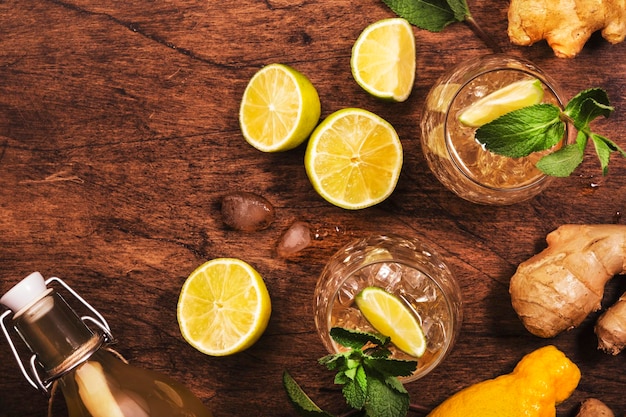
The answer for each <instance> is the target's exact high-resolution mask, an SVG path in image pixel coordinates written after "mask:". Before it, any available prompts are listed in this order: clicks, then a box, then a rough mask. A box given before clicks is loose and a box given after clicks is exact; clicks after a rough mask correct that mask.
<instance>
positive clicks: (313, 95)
mask: <svg viewBox="0 0 626 417" xmlns="http://www.w3.org/2000/svg"><path fill="white" fill-rule="evenodd" d="M320 113H321V105H320V99H319V96H318V94H317V90H316V89H315V87H314V86H313V84H311V81H309V79H308V78H307V77H306V76H304V75H303V74H302V73H300V72H298V71H296V70H295V69H293V68H291V67H289V66H287V65H283V64H270V65H268V66H266V67H263V68H262V69H260V70H259V71H258V72H257V73H256V74H255V75H254V76H253V77H252V79H250V81H249V83H248V86H247V87H246V89H245V91H244V93H243V98H242V100H241V106H240V108H239V125H240V127H241V132H242V133H243V136H244V138H245V139H246V141H247V142H248V143H249V144H250V145H252V146H254V147H255V148H257V149H258V150H260V151H263V152H279V151H286V150H289V149H293V148H295V147H297V146H298V145H300V144H301V143H302V142H304V141H305V140H306V139H307V138H308V137H309V134H310V133H311V131H313V129H314V128H315V126H316V125H317V122H318V121H319V117H320Z"/></svg>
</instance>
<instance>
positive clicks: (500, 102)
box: [459, 78, 543, 127]
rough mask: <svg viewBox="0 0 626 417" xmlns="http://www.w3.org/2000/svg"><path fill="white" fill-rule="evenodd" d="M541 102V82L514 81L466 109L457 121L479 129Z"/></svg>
mask: <svg viewBox="0 0 626 417" xmlns="http://www.w3.org/2000/svg"><path fill="white" fill-rule="evenodd" d="M541 100H543V88H542V86H541V81H539V80H538V79H535V78H533V79H527V80H521V81H516V82H514V83H512V84H509V85H507V86H506V87H502V88H500V89H498V90H496V91H494V92H493V93H491V94H489V95H487V96H485V97H483V98H481V99H480V100H478V101H475V102H474V103H472V104H471V105H470V106H468V107H466V108H465V109H464V110H463V111H462V112H461V115H460V116H459V121H460V122H461V123H463V124H464V125H466V126H470V127H480V126H482V125H484V124H486V123H489V122H491V121H492V120H495V119H497V118H498V117H500V116H502V115H503V114H506V113H509V112H512V111H513V110H518V109H521V108H523V107H527V106H532V105H534V104H539V103H541Z"/></svg>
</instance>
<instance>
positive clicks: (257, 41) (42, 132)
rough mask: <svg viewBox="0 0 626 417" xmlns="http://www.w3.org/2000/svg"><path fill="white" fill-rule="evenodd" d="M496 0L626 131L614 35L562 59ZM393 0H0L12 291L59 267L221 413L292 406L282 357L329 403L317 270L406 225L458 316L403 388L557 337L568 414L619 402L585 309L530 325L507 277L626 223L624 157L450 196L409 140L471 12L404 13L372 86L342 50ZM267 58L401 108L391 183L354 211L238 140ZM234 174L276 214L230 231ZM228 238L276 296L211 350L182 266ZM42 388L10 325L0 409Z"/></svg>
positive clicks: (441, 379)
mask: <svg viewBox="0 0 626 417" xmlns="http://www.w3.org/2000/svg"><path fill="white" fill-rule="evenodd" d="M507 7H508V2H506V1H504V0H497V1H494V2H478V1H471V2H470V8H471V10H472V12H473V16H474V18H475V19H476V20H477V21H478V22H479V24H481V25H482V26H483V28H484V30H485V31H486V32H487V33H489V34H490V35H491V36H492V37H493V39H495V41H496V42H497V43H498V44H499V45H500V46H501V47H502V48H503V49H504V50H505V51H506V52H508V53H511V54H514V55H518V56H522V57H525V58H527V59H530V60H532V61H534V62H535V63H536V64H538V65H539V66H540V67H542V68H544V69H545V70H546V71H547V72H548V73H550V74H551V75H552V76H553V77H554V78H556V79H557V80H558V81H559V83H560V84H561V86H562V87H563V89H564V91H565V93H566V95H567V96H568V97H571V96H573V95H574V94H576V93H577V92H579V91H580V90H582V89H584V88H589V87H602V88H604V89H606V90H607V91H608V93H609V96H610V97H611V99H612V103H613V104H614V105H615V107H616V109H617V111H616V112H615V114H614V115H613V116H611V118H610V119H609V120H606V121H604V120H600V121H598V122H597V123H595V125H594V126H595V128H596V130H597V131H598V132H599V133H602V134H604V135H606V136H608V137H610V138H612V139H614V140H616V141H617V142H618V143H620V144H621V145H622V146H626V139H625V137H624V136H625V135H624V133H625V131H626V77H625V76H624V75H625V74H626V44H620V45H610V44H608V43H607V42H605V41H604V40H603V39H601V37H600V36H598V35H594V36H593V37H592V39H591V40H590V42H589V43H588V44H587V45H586V47H585V49H584V50H583V52H582V53H581V54H580V55H579V56H578V57H576V58H575V59H573V60H564V59H558V58H556V57H554V56H553V54H552V51H551V50H550V49H549V48H548V46H547V45H546V44H545V43H540V44H537V45H535V46H532V47H514V46H512V45H510V44H509V42H508V38H507V35H506V27H507V22H506V11H507ZM392 16H393V14H392V13H391V11H390V10H389V9H388V8H387V7H386V6H385V5H384V4H383V3H382V2H381V1H375V0H368V1H360V2H355V1H347V0H338V1H332V2H331V1H316V0H310V1H304V0H300V1H286V0H266V1H231V0H225V1H219V2H214V1H207V0H203V1H198V0H189V1H182V0H168V1H161V0H158V1H147V0H135V1H123V2H95V1H91V0H69V1H53V0H49V1H45V0H19V1H18V0H5V1H0V279H1V282H0V289H1V290H2V292H4V291H5V290H6V289H8V287H9V286H10V285H12V284H14V283H15V282H17V281H18V280H20V279H21V278H22V277H24V276H26V275H27V274H28V273H30V272H32V271H35V270H37V271H41V272H42V273H43V274H44V275H45V276H46V277H49V276H59V277H61V278H63V279H64V280H65V281H66V282H67V283H68V284H70V285H71V286H72V287H73V288H74V289H76V290H77V291H79V292H80V293H81V294H82V295H83V296H84V297H85V298H86V299H87V300H88V301H90V302H91V303H92V304H93V305H94V306H95V307H96V308H97V309H99V311H100V312H101V313H102V314H103V315H104V316H105V317H106V318H107V319H108V320H109V322H110V324H111V325H112V328H113V333H114V335H115V336H116V337H117V339H118V340H119V343H118V345H117V349H118V350H119V351H120V352H121V353H122V354H123V355H124V356H125V357H126V358H128V359H129V360H130V361H131V362H133V363H135V364H137V365H140V366H144V367H149V368H152V369H155V370H158V371H162V372H165V373H167V374H170V375H171V376H173V377H174V378H176V379H178V380H180V381H181V382H183V383H185V384H187V385H188V386H189V387H190V388H191V389H192V390H193V391H194V392H195V393H196V394H197V395H198V396H199V397H200V398H202V400H203V401H204V402H205V403H206V404H207V405H209V406H210V407H211V408H212V409H213V411H214V414H215V416H216V417H225V416H251V415H259V416H291V415H295V412H294V411H293V409H292V408H291V406H290V404H289V403H288V400H287V398H286V395H285V393H284V391H283V388H282V385H281V374H282V372H283V370H285V369H287V370H289V371H290V372H291V374H292V375H293V376H294V377H295V378H296V379H297V380H298V381H299V382H300V383H301V385H302V386H303V387H304V389H305V390H306V391H307V392H308V393H309V395H310V396H311V397H312V398H313V399H315V400H316V401H317V402H318V403H319V404H320V405H322V406H323V407H325V408H326V409H328V411H330V412H333V413H339V412H341V411H342V410H344V403H343V399H342V397H341V395H340V392H339V388H338V387H336V386H333V383H332V378H333V376H332V374H330V373H329V372H328V371H327V370H325V369H324V368H322V367H321V366H320V365H318V364H317V359H318V358H319V357H321V356H323V355H324V354H325V353H326V352H325V351H324V349H323V348H322V345H321V343H320V341H319V339H318V336H317V334H316V331H315V326H314V322H313V289H314V286H315V283H316V279H317V276H318V274H319V273H320V271H321V269H322V267H323V265H324V264H325V262H326V260H327V259H328V258H329V257H330V256H331V255H332V254H333V253H334V252H335V251H336V250H337V249H338V248H339V247H341V246H342V245H343V244H345V243H347V242H348V241H349V240H351V239H352V238H353V237H360V236H364V235H366V234H370V233H381V232H396V233H400V234H404V235H408V236H417V237H422V238H424V239H426V240H428V241H430V242H431V243H432V244H433V245H434V246H435V247H437V248H438V249H439V250H440V251H441V252H442V253H443V254H444V255H445V256H446V258H447V260H448V261H449V263H450V265H451V267H452V269H453V270H454V272H455V274H456V276H457V278H458V280H459V283H460V286H461V288H462V291H463V296H464V300H465V305H464V308H465V310H464V311H465V320H464V324H463V328H462V331H461V334H460V338H459V340H458V343H457V345H456V347H455V349H454V351H453V352H452V354H451V356H450V357H449V358H448V359H447V360H446V361H445V363H443V364H442V365H441V366H440V367H439V368H437V369H436V370H435V371H434V372H432V373H431V374H430V375H428V376H427V377H425V378H424V379H422V380H420V381H418V382H414V383H411V384H409V385H408V386H407V388H408V390H409V392H410V394H411V398H412V400H413V401H414V402H417V403H421V404H423V405H425V406H427V407H433V406H435V405H436V404H438V403H440V402H441V401H443V400H444V399H445V398H447V397H448V396H450V395H451V394H453V393H454V392H455V391H457V390H459V389H461V388H463V387H465V386H467V385H469V384H472V383H475V382H478V381H481V380H484V379H488V378H492V377H495V376H497V375H499V374H502V373H507V372H510V371H511V370H512V368H513V366H514V365H515V363H517V361H518V360H519V359H520V358H521V357H522V356H523V355H524V354H525V353H528V352H529V351H531V350H533V349H535V348H537V347H540V346H543V345H546V344H550V343H551V344H555V345H556V346H557V347H559V348H560V349H562V350H563V351H564V352H566V354H567V355H568V356H569V357H570V358H571V359H572V360H574V361H575V362H576V363H577V364H578V365H579V366H580V368H581V370H582V380H581V382H580V385H579V386H578V389H577V390H576V391H575V393H574V394H573V395H572V397H571V398H570V399H568V400H567V401H566V402H565V403H563V404H562V405H560V406H559V407H558V413H559V415H562V416H569V415H573V413H574V412H575V410H576V407H577V405H578V404H579V402H580V401H581V400H583V399H585V398H588V397H591V396H593V397H597V398H599V399H601V400H603V401H605V402H606V403H607V404H608V405H609V406H610V407H612V408H613V410H614V411H615V412H616V414H618V415H623V414H624V413H626V402H625V401H624V394H623V393H624V390H625V389H626V372H624V365H625V363H624V360H625V358H626V356H624V354H623V355H619V356H616V357H611V356H607V355H605V354H603V353H600V352H598V351H596V348H595V344H596V340H595V336H594V335H593V331H592V324H593V320H594V319H595V317H597V314H593V315H592V316H590V317H589V318H588V319H587V320H586V321H585V322H584V323H583V325H582V326H581V327H580V328H579V329H577V330H574V331H571V332H568V333H566V334H562V335H560V336H558V337H556V338H554V339H551V340H544V339H539V338H536V337H534V336H532V335H530V334H529V333H528V332H527V331H526V330H525V329H524V328H523V327H522V325H521V323H520V321H519V320H518V318H517V316H516V315H515V313H514V311H513V310H512V308H511V305H510V299H509V296H508V281H509V278H510V276H511V275H512V274H513V272H514V271H515V268H516V266H517V265H518V264H519V263H520V262H522V261H523V260H525V259H527V258H528V257H530V256H531V255H533V254H534V253H536V252H537V251H539V250H540V249H542V248H543V247H544V246H545V243H544V239H545V235H546V234H547V233H548V232H550V231H551V230H553V229H555V228H556V227H558V226H559V225H561V224H564V223H619V222H623V218H622V216H623V212H624V210H625V209H626V207H625V205H626V160H623V159H619V158H613V160H612V165H611V168H610V174H609V176H607V177H602V176H601V175H600V170H599V167H598V164H597V162H596V161H595V160H594V159H592V156H591V155H590V154H588V156H587V158H586V159H585V161H584V163H583V165H582V166H581V167H580V168H579V169H578V170H577V171H576V173H575V175H573V176H571V177H569V178H567V179H561V180H558V181H557V182H556V183H554V184H553V185H552V186H551V187H550V188H549V189H548V190H547V191H545V192H544V193H543V194H541V195H540V196H538V197H536V198H534V199H533V200H531V201H529V202H526V203H522V204H518V205H515V206H511V207H485V206H479V205H475V204H471V203H468V202H465V201H463V200H461V199H459V198H457V197H456V196H454V195H453V194H451V193H450V192H448V191H447V190H445V189H444V188H443V186H442V185H440V183H439V182H438V181H437V180H436V179H435V178H434V177H433V175H432V174H431V173H430V171H429V170H428V167H427V166H426V163H425V160H424V158H423V156H422V154H421V150H420V147H419V139H420V133H419V128H418V124H419V120H420V115H421V113H422V106H423V104H424V97H425V95H426V93H427V91H428V89H429V88H430V87H431V85H432V84H433V83H434V81H435V79H436V78H437V77H438V76H439V75H440V74H441V73H442V72H443V71H444V70H445V69H447V68H449V67H450V66H452V65H454V64H456V63H459V62H461V61H463V60H465V59H467V58H469V57H474V56H478V55H481V54H486V53H488V52H490V51H489V49H487V48H486V47H485V44H484V43H482V42H481V41H480V40H479V39H478V38H477V37H476V36H475V35H474V34H473V32H472V31H471V30H470V29H469V28H468V27H467V26H466V25H464V24H454V25H451V26H449V27H448V28H446V29H445V30H444V31H443V32H441V33H429V32H426V31H423V30H419V29H415V35H416V39H417V79H416V83H415V88H414V91H413V92H412V95H411V97H410V98H409V100H408V101H407V102H405V103H400V104H389V103H383V102H380V101H378V100H376V99H374V98H372V97H369V96H368V95H367V94H366V93H365V92H364V91H363V90H361V89H360V87H359V86H358V85H357V84H356V83H355V82H354V80H353V78H352V76H351V73H350V64H349V60H350V50H351V47H352V44H353V42H354V41H355V40H356V38H357V36H358V35H359V33H360V32H361V30H362V29H363V28H364V27H365V26H367V25H368V24H370V23H372V22H374V21H376V20H378V19H382V18H386V17H392ZM273 62H282V63H285V64H289V65H292V66H294V67H295V68H297V69H299V70H300V71H302V72H303V73H304V74H306V75H307V76H308V77H309V78H310V79H311V81H312V82H313V83H314V84H315V86H316V87H317V89H318V91H319V94H320V96H321V101H322V117H324V116H326V115H328V114H330V113H331V112H333V111H335V110H338V109H340V108H343V107H352V106H356V107H363V108H366V109H368V110H371V111H374V112H376V113H377V114H379V115H381V116H382V117H384V118H386V119H387V120H388V121H390V122H391V123H392V124H393V125H394V126H395V127H396V129H397V130H398V132H399V135H400V137H401V140H402V143H403V146H404V149H405V163H404V167H403V171H402V175H401V178H400V181H399V184H398V186H397V188H396V191H395V192H394V194H393V195H392V197H391V198H389V199H388V200H387V201H386V202H384V203H382V204H380V205H379V206H377V207H374V208H370V209H366V210H362V211H356V212H352V211H346V210H342V209H339V208H336V207H333V206H331V205H329V204H328V203H326V202H325V201H323V200H322V199H321V198H320V197H319V196H318V195H317V194H316V193H315V191H314V190H313V188H312V187H311V185H310V184H309V181H308V179H307V177H306V174H305V171H304V167H303V155H304V149H303V147H300V148H297V149H295V150H293V151H289V152H286V153H281V154H263V153H261V152H259V151H257V150H255V149H253V148H252V147H250V146H249V145H248V144H247V143H246V142H245V141H244V140H243V137H242V135H241V133H240V130H239V125H238V119H237V115H238V109H239V102H240V99H241V96H242V93H243V90H244V88H245V86H246V84H247V82H248V80H249V79H250V77H251V76H252V75H253V74H254V73H255V72H256V71H257V70H258V69H259V68H261V67H262V66H263V65H265V64H269V63H273ZM233 190H244V191H251V192H255V193H258V194H260V195H262V196H264V197H266V198H267V199H268V200H270V201H271V202H272V203H273V204H274V206H275V207H276V220H275V221H274V223H273V224H272V225H271V227H270V228H268V229H267V230H264V231H261V232H255V233H243V232H238V231H234V230H229V229H228V228H227V227H226V226H225V225H224V224H223V222H222V220H221V217H220V198H221V196H222V195H223V194H224V193H225V192H228V191H233ZM297 220H302V221H306V222H309V223H310V225H311V227H312V229H313V231H314V234H315V239H314V241H313V243H312V245H311V246H310V247H309V248H307V249H306V250H304V251H303V252H302V253H300V254H299V255H298V256H296V257H293V258H291V259H282V258H279V257H277V255H276V253H275V242H276V241H277V240H278V238H279V237H280V235H281V234H282V233H283V231H284V230H285V229H286V228H288V227H289V225H290V224H291V223H293V222H294V221H297ZM222 256H229V257H239V258H242V259H244V260H246V261H247V262H249V263H250V264H252V265H253V266H254V267H255V268H257V269H258V271H259V272H260V273H261V274H262V275H263V276H264V278H265V281H266V283H267V286H268V289H269V292H270V294H271V297H272V302H273V314H272V317H271V320H270V323H269V327H268V328H267V331H266V332H265V334H264V336H263V337H262V338H261V340H260V341H259V342H258V343H257V344H256V345H254V346H253V347H252V348H250V349H249V350H247V351H245V352H243V353H241V354H237V355H235V356H231V357H225V358H213V357H208V356H204V355H203V354H201V353H199V352H197V351H196V350H194V349H193V348H191V347H190V346H189V345H187V344H186V343H185V342H184V341H183V339H182V337H181V335H180V332H179V330H178V325H177V321H176V302H177V297H178V293H179V290H180V288H181V285H182V283H183V281H184V280H185V278H186V277H187V275H188V274H189V273H190V272H191V271H192V270H193V269H194V268H195V267H196V266H198V265H200V264H201V263H202V262H204V261H206V260H208V259H211V258H215V257H222ZM622 281H623V280H621V281H620V280H613V281H612V282H611V283H610V284H609V288H608V291H607V297H606V299H605V304H608V303H610V302H611V301H612V300H615V298H616V297H617V296H618V295H619V294H620V293H621V291H622V290H624V289H625V287H626V285H624V283H623V282H622ZM59 401H60V400H59ZM46 407H47V404H46V399H45V398H44V397H43V396H41V395H40V394H39V393H38V392H36V391H35V390H33V389H31V388H30V386H29V385H28V384H27V383H26V381H25V380H24V379H23V378H22V376H21V374H20V373H19V371H18V368H17V365H16V364H15V362H14V360H13V357H12V356H11V354H10V351H9V348H8V345H7V344H6V343H4V342H0V416H1V417H9V416H10V417H14V416H21V417H28V416H43V415H45V413H46ZM56 408H57V409H58V410H60V411H58V412H57V414H58V415H63V411H62V410H63V408H62V406H57V407H56Z"/></svg>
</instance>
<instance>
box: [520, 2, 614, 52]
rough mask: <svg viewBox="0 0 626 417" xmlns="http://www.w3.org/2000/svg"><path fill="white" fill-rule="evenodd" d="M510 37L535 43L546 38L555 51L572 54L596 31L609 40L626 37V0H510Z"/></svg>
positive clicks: (578, 50) (523, 41)
mask: <svg viewBox="0 0 626 417" xmlns="http://www.w3.org/2000/svg"><path fill="white" fill-rule="evenodd" d="M508 19H509V27H508V34H509V39H510V41H511V42H512V43H513V44H516V45H524V46H528V45H532V44H533V43H535V42H538V41H540V40H543V39H545V40H546V41H547V42H548V45H550V47H551V48H552V50H553V51H554V53H555V55H556V56H558V57H561V58H573V57H574V56H576V55H577V54H578V53H579V52H580V51H581V50H582V48H583V46H584V45H585V43H586V42H587V40H588V39H589V38H590V37H591V35H592V34H593V33H594V32H596V31H602V36H603V37H604V38H605V39H606V40H607V41H609V42H610V43H613V44H616V43H619V42H622V41H623V40H624V38H625V37H626V0H511V3H510V5H509V11H508Z"/></svg>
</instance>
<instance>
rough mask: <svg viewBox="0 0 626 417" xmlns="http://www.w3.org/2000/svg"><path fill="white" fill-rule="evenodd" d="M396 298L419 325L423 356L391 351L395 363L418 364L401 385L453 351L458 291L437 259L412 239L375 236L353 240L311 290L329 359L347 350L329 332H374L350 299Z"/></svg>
mask: <svg viewBox="0 0 626 417" xmlns="http://www.w3.org/2000/svg"><path fill="white" fill-rule="evenodd" d="M371 286H376V287H379V288H382V289H383V290H385V291H387V292H389V293H391V294H394V295H395V296H396V297H398V298H399V299H400V300H401V301H402V302H403V303H404V305H405V306H406V307H407V309H408V310H409V311H410V312H411V313H412V314H413V315H414V316H415V318H416V319H417V320H418V322H419V323H420V325H421V327H422V329H423V332H424V335H425V338H426V351H425V353H424V354H423V355H422V356H421V357H419V358H415V357H412V356H410V355H408V354H406V353H404V352H402V351H401V350H399V349H397V348H395V346H393V339H392V340H391V344H392V345H391V346H390V350H391V352H392V356H391V357H393V358H397V359H405V360H416V361H417V364H418V365H417V369H416V370H415V372H414V373H413V374H412V375H411V376H409V377H403V378H401V380H402V381H403V382H409V381H413V380H416V379H418V378H421V377H423V376H424V375H426V374H427V373H429V372H430V371H432V370H433V369H434V368H435V367H436V366H437V365H438V364H439V363H441V361H442V360H443V359H444V358H445V357H446V355H447V354H448V353H449V352H450V350H451V349H452V347H453V345H454V343H455V341H456V338H457V336H458V334H459V331H460V327H461V322H462V320H463V312H462V301H461V291H460V289H459V286H458V284H457V282H456V280H455V278H454V276H453V274H452V272H451V271H450V268H449V267H448V266H447V265H446V263H445V262H444V260H443V259H442V257H441V255H439V254H438V253H437V252H436V251H435V250H434V249H433V248H431V247H429V246H428V245H427V244H426V243H424V242H422V241H421V240H419V239H416V238H406V237H402V236H398V235H392V234H387V235H374V236H369V237H365V238H361V239H357V240H354V241H352V242H350V243H349V244H347V245H346V246H344V247H343V248H342V249H340V250H339V251H338V252H336V253H335V254H334V255H333V256H332V257H331V259H330V260H329V262H328V263H327V264H326V266H325V267H324V269H323V271H322V273H321V275H320V277H319V279H318V282H317V285H316V288H315V324H316V326H317V331H318V334H319V335H320V338H321V339H322V343H323V344H324V346H325V347H326V349H327V350H328V351H329V352H331V353H337V352H340V351H343V350H345V348H344V347H343V346H340V345H338V344H336V343H335V342H334V341H333V340H332V338H331V336H330V329H331V328H333V327H342V328H345V329H350V330H360V331H365V332H375V329H374V328H373V327H372V326H371V325H370V324H369V323H368V321H367V320H366V319H365V318H364V317H363V316H362V314H361V312H360V310H359V308H358V307H357V306H356V304H355V302H354V299H355V297H356V295H357V294H358V293H359V292H360V291H361V290H363V289H364V288H366V287H371Z"/></svg>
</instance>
